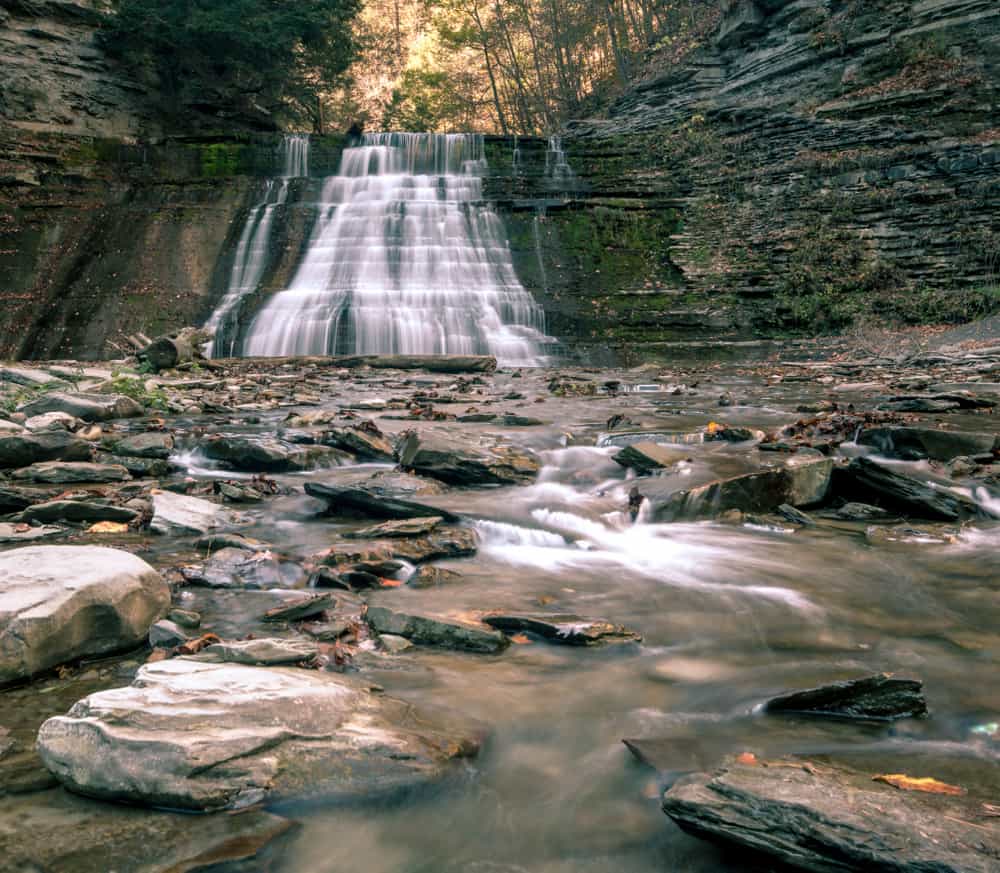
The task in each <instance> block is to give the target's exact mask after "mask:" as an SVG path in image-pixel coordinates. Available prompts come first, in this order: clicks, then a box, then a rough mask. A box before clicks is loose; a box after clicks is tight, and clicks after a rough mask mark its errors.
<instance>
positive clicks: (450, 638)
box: [365, 606, 510, 655]
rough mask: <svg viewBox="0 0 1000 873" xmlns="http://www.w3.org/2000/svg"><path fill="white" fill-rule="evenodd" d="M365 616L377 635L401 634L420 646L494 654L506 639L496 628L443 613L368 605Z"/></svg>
mask: <svg viewBox="0 0 1000 873" xmlns="http://www.w3.org/2000/svg"><path fill="white" fill-rule="evenodd" d="M365 619H366V620H367V622H368V624H369V625H370V626H371V627H372V629H373V630H374V631H376V632H377V633H379V634H391V635H393V636H397V637H405V638H406V639H408V640H409V641H410V642H411V643H418V644H420V645H424V646H437V647H439V648H443V649H458V650H461V651H467V652H479V653H482V654H487V655H495V654H497V653H499V652H502V651H503V650H504V649H506V648H507V646H508V645H509V642H510V641H509V640H508V639H507V637H506V636H504V635H503V634H502V633H500V631H497V630H493V628H490V627H487V626H486V625H483V624H476V623H474V622H469V621H462V620H461V619H456V618H451V617H449V616H443V615H416V614H413V613H406V612H400V611H397V610H393V609H388V608H386V607H384V606H369V607H368V611H367V613H365Z"/></svg>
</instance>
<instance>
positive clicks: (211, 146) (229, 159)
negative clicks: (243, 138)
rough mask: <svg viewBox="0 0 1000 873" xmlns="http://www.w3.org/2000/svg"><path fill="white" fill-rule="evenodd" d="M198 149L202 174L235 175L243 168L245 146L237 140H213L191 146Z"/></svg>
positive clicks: (213, 175) (212, 175)
mask: <svg viewBox="0 0 1000 873" xmlns="http://www.w3.org/2000/svg"><path fill="white" fill-rule="evenodd" d="M192 148H195V149H197V150H198V153H199V161H200V167H201V174H202V175H203V176H209V177H213V178H214V177H218V176H235V175H237V174H238V173H240V172H241V170H243V169H244V167H243V163H244V160H245V154H246V150H247V147H246V146H245V145H244V144H243V143H239V142H214V143H203V144H198V145H194V146H192Z"/></svg>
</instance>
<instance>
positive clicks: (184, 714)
mask: <svg viewBox="0 0 1000 873" xmlns="http://www.w3.org/2000/svg"><path fill="white" fill-rule="evenodd" d="M481 736H482V729H481V728H480V727H479V726H478V725H472V724H470V723H469V722H468V721H466V720H462V721H455V720H454V719H453V718H452V717H445V716H443V715H439V714H437V713H435V712H431V711H428V710H425V709H421V708H418V707H416V706H414V705H413V704H410V703H405V702H403V701H399V700H395V699H393V698H391V697H387V696H385V695H383V694H377V693H373V692H372V691H371V690H370V689H369V688H368V686H366V685H363V684H360V683H357V682H354V681H352V680H350V679H348V678H346V677H343V676H338V675H333V674H330V673H317V672H313V671H307V670H297V669H289V668H282V667H277V668H264V667H249V666H242V665H234V664H211V663H199V662H197V661H194V660H190V659H185V658H175V659H172V660H168V661H161V662H159V663H155V664H147V665H146V666H144V667H143V668H142V669H141V670H140V671H139V674H138V675H137V677H136V680H135V682H134V683H133V684H132V685H130V686H128V687H127V688H117V689H114V690H111V691H103V692H99V693H97V694H92V695H91V696H90V697H87V698H85V699H84V700H81V701H80V702H79V703H77V704H76V705H75V706H74V707H73V708H72V709H71V710H70V712H69V714H68V715H66V716H61V717H57V718H51V719H49V720H48V721H47V722H45V724H43V725H42V728H41V730H40V731H39V735H38V748H39V752H40V754H41V757H42V760H43V762H44V763H45V766H46V767H48V768H49V770H51V771H52V773H53V774H55V776H56V777H57V778H58V779H59V780H60V781H61V782H63V783H64V784H65V785H66V786H67V787H69V788H71V789H72V790H73V791H76V792H79V793H81V794H86V795H90V796H94V797H99V798H105V799H109V800H122V801H128V802H130V803H138V804H144V805H148V806H159V807H172V808H175V809H192V810H211V809H222V808H227V807H228V808H232V807H240V806H246V805H249V804H252V803H257V802H259V801H261V800H270V801H273V800H277V799H279V798H287V797H295V796H301V795H313V796H320V795H324V796H325V795H331V796H334V797H338V798H345V799H346V798H357V797H360V798H364V799H371V798H372V797H375V796H378V795H380V794H384V793H386V792H390V791H394V790H398V789H401V788H404V787H410V786H413V785H416V784H420V783H424V782H427V781H429V780H433V779H436V778H439V777H441V776H443V775H444V774H445V773H446V772H447V768H448V765H449V763H450V762H451V761H452V760H454V759H456V758H463V757H469V756H472V755H474V754H476V752H477V751H478V749H479V744H480V741H481Z"/></svg>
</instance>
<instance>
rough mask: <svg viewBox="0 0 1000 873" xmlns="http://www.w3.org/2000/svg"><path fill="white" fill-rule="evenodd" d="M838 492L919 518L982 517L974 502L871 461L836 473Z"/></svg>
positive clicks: (863, 460)
mask: <svg viewBox="0 0 1000 873" xmlns="http://www.w3.org/2000/svg"><path fill="white" fill-rule="evenodd" d="M834 490H835V492H836V493H837V494H838V495H840V496H843V497H845V498H847V499H852V500H853V499H858V500H863V501H870V502H871V503H874V504H876V505H878V506H882V507H885V508H888V509H893V510H896V511H897V512H900V513H902V514H904V515H908V516H915V517H917V518H930V519H940V520H943V521H958V520H959V519H962V518H970V517H977V516H980V515H983V510H982V509H981V508H980V507H979V506H978V505H977V504H976V503H974V502H973V501H971V500H969V499H968V498H965V497H960V496H959V495H957V494H953V493H951V492H949V491H945V490H943V489H942V488H935V487H933V486H932V485H929V484H928V483H926V482H921V481H920V480H919V479H914V478H913V477H912V476H907V475H906V474H905V473H900V472H898V471H896V470H893V469H891V468H890V467H886V466H883V465H882V464H878V463H876V462H875V461H873V460H871V459H870V458H855V459H854V460H853V461H851V463H850V464H849V465H848V466H847V467H846V468H844V469H842V470H838V471H837V476H836V477H835V489H834Z"/></svg>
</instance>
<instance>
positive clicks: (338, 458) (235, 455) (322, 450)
mask: <svg viewBox="0 0 1000 873" xmlns="http://www.w3.org/2000/svg"><path fill="white" fill-rule="evenodd" d="M201 450H202V452H203V453H204V454H205V457H207V458H211V459H212V460H213V461H220V462H222V463H224V464H225V465H226V466H228V467H229V468H230V469H233V470H243V471H246V472H264V473H295V472H302V471H303V470H311V469H313V468H315V467H336V466H338V465H339V464H342V463H343V462H344V461H345V460H347V459H348V458H349V456H348V455H347V454H346V453H345V452H342V451H340V450H339V449H334V448H330V447H329V446H310V445H297V444H295V443H287V442H284V441H283V440H279V439H274V438H272V437H260V438H250V437H227V436H223V437H217V438H215V439H211V440H208V441H206V442H204V443H202V445H201Z"/></svg>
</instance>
